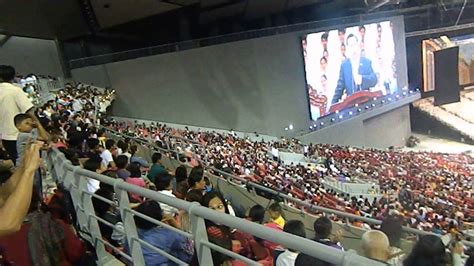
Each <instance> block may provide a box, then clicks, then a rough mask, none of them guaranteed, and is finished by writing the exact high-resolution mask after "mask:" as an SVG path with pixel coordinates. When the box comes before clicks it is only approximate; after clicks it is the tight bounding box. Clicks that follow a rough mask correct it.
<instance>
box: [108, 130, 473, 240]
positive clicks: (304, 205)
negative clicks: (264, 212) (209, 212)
mask: <svg viewBox="0 0 474 266" xmlns="http://www.w3.org/2000/svg"><path fill="white" fill-rule="evenodd" d="M106 130H107V131H108V132H109V133H110V134H113V135H115V136H117V137H128V136H126V135H123V134H121V133H119V132H116V131H114V130H110V129H106ZM131 139H133V140H136V141H137V142H139V143H141V144H142V145H145V146H147V147H149V148H151V149H154V150H158V151H163V152H175V151H170V150H167V149H163V148H160V147H157V146H155V145H153V144H151V143H149V142H147V141H146V140H144V139H140V138H133V137H132V138H131ZM178 164H182V163H181V162H178ZM203 166H204V167H205V170H206V171H205V174H206V175H208V176H210V175H212V173H211V172H213V173H215V174H216V175H220V176H222V177H223V178H224V179H226V180H227V181H229V182H233V183H237V184H243V185H245V186H246V187H247V189H250V190H252V192H253V194H254V195H255V194H256V191H257V190H259V191H260V192H264V193H265V194H267V195H271V196H272V197H274V198H280V199H283V200H284V202H285V203H286V204H287V203H291V204H292V205H293V206H298V207H299V208H301V210H302V213H306V212H308V211H315V212H320V213H324V214H332V215H335V216H337V217H339V218H342V219H343V220H346V221H347V220H356V221H362V222H365V223H367V224H370V225H381V224H382V221H381V220H377V219H373V218H368V217H364V216H359V215H355V214H351V213H348V212H344V211H339V210H335V209H331V208H326V207H322V206H318V205H314V204H312V203H309V202H306V201H303V200H300V199H297V198H295V197H292V196H289V195H288V194H286V193H282V192H279V191H277V190H274V189H272V188H269V187H266V186H263V185H261V184H258V183H255V182H252V181H249V180H247V179H245V178H244V177H239V176H235V175H232V174H230V173H227V172H224V171H222V170H219V169H217V168H214V167H209V166H207V165H205V164H203ZM217 178H219V177H217ZM305 210H306V211H305ZM403 231H404V232H406V233H409V234H414V235H419V236H421V235H436V234H435V233H432V232H428V231H423V230H418V229H415V228H411V227H408V226H403ZM462 243H463V244H464V245H466V246H469V247H474V242H472V241H466V240H463V241H462Z"/></svg>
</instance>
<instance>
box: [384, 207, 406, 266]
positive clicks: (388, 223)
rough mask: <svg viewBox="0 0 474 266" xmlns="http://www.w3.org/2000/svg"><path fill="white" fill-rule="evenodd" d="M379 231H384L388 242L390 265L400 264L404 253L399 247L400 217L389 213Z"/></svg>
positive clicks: (401, 230) (400, 233)
mask: <svg viewBox="0 0 474 266" xmlns="http://www.w3.org/2000/svg"><path fill="white" fill-rule="evenodd" d="M380 231H382V232H384V233H385V235H387V237H388V241H389V242H390V259H389V260H388V262H389V264H391V265H401V262H402V261H403V258H404V257H405V253H404V252H403V250H402V249H401V248H400V239H401V238H402V232H403V228H402V222H401V218H399V217H397V216H393V215H390V216H388V217H387V218H385V219H384V220H383V221H382V225H381V226H380Z"/></svg>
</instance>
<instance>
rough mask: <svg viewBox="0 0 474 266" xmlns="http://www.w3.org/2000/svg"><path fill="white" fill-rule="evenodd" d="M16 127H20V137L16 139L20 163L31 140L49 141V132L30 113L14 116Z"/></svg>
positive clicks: (18, 163)
mask: <svg viewBox="0 0 474 266" xmlns="http://www.w3.org/2000/svg"><path fill="white" fill-rule="evenodd" d="M13 120H14V123H15V127H16V128H17V129H18V131H19V134H18V139H17V141H16V151H17V155H18V158H17V162H16V165H20V163H21V162H22V160H23V153H24V150H25V147H26V145H27V144H28V142H30V141H36V140H40V141H45V142H46V141H48V138H49V134H48V132H46V130H45V129H44V128H43V126H42V125H41V123H38V122H37V121H36V120H35V119H33V118H32V115H30V114H17V115H16V116H15V117H14V119H13Z"/></svg>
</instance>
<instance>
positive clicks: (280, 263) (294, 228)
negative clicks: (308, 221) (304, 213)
mask: <svg viewBox="0 0 474 266" xmlns="http://www.w3.org/2000/svg"><path fill="white" fill-rule="evenodd" d="M283 231H284V232H286V233H289V234H292V235H296V236H300V237H306V231H305V229H304V224H303V222H301V221H299V220H291V221H287V222H286V223H285V226H284V227H283ZM298 254H299V252H298V251H296V250H291V249H286V250H285V251H284V252H283V253H281V254H280V255H277V257H276V262H275V266H294V265H295V261H296V258H297V257H298Z"/></svg>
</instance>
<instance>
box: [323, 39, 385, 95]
mask: <svg viewBox="0 0 474 266" xmlns="http://www.w3.org/2000/svg"><path fill="white" fill-rule="evenodd" d="M345 49H346V54H345V55H346V57H347V59H345V60H344V61H343V62H342V63H341V68H340V71H339V80H338V81H337V87H336V89H335V91H334V97H333V99H332V104H335V103H338V102H339V101H340V100H341V98H342V96H343V95H344V93H345V94H346V95H347V96H349V95H352V94H353V93H355V92H358V91H363V90H369V89H370V88H371V87H374V86H375V85H376V84H377V76H376V75H375V72H374V70H373V68H372V62H371V61H370V59H368V58H366V57H363V56H362V55H361V48H360V43H359V39H358V38H357V36H355V35H354V34H349V36H347V39H346V46H345Z"/></svg>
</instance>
